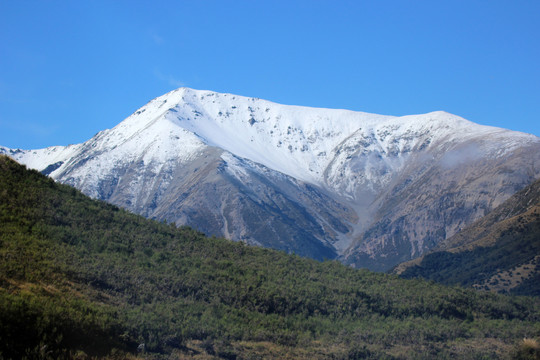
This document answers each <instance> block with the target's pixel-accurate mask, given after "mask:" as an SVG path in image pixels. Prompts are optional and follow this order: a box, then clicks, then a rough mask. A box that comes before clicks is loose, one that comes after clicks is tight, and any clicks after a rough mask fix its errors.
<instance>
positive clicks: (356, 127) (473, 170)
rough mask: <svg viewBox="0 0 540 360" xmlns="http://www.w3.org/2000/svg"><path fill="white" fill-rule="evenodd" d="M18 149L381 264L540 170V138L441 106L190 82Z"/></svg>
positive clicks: (265, 241) (130, 193)
mask: <svg viewBox="0 0 540 360" xmlns="http://www.w3.org/2000/svg"><path fill="white" fill-rule="evenodd" d="M0 151H3V152H7V153H9V155H10V156H12V157H13V158H15V159H16V160H18V161H20V162H22V163H24V164H26V165H28V166H30V167H32V168H36V169H38V170H40V171H45V172H46V173H47V174H49V175H50V176H51V177H53V178H54V179H57V180H59V181H62V182H66V183H69V184H71V185H73V186H75V187H77V188H79V189H81V190H82V191H83V192H85V193H86V194H88V195H90V196H92V197H95V198H100V199H102V200H107V201H110V202H113V203H115V204H117V205H121V206H124V207H126V208H128V209H130V210H132V211H135V212H138V213H140V214H144V215H145V216H149V217H153V218H158V219H165V220H167V221H174V222H176V223H178V224H188V225H192V226H195V227H197V228H199V229H201V230H202V231H205V232H207V233H208V234H214V235H223V236H227V237H229V238H231V239H235V240H242V241H246V242H249V243H253V244H262V245H265V246H269V247H277V248H279V249H282V250H285V251H289V252H297V253H300V254H304V255H306V256H314V257H316V258H324V257H335V256H337V255H342V256H344V259H345V257H346V259H345V260H346V261H347V262H349V263H351V264H354V265H356V266H369V267H371V268H373V269H379V270H384V269H386V268H388V267H389V266H393V265H394V264H395V262H397V261H402V260H407V259H410V258H411V257H414V256H418V255H420V254H422V253H423V252H424V251H426V250H428V249H430V248H431V247H433V246H434V245H436V244H437V243H438V242H440V241H441V240H443V239H445V238H446V237H448V236H451V235H452V234H453V233H455V232H456V231H458V229H459V228H460V227H461V226H463V225H464V224H467V223H470V222H471V221H473V220H476V219H477V218H479V217H480V216H483V215H484V214H485V213H486V212H487V211H489V210H490V209H492V208H493V207H494V206H496V205H498V204H500V203H501V201H503V200H505V199H506V198H507V197H509V196H510V195H512V194H513V193H514V192H515V191H517V190H518V189H519V188H521V187H523V186H525V185H526V184H528V183H529V182H530V181H532V178H535V177H538V176H539V175H540V168H539V167H538V164H540V139H539V138H537V137H535V136H532V135H527V134H523V133H518V132H513V131H509V130H504V129H499V128H494V127H488V126H482V125H478V124H474V123H472V122H470V121H467V120H465V119H463V118H461V117H459V116H456V115H452V114H449V113H447V112H444V111H435V112H431V113H427V114H420V115H408V116H400V117H396V116H386V115H377V114H369V113H364V112H356V111H349V110H338V109H323V108H310V107H303V106H291V105H281V104H276V103H273V102H270V101H267V100H263V99H257V98H249V97H245V96H239V95H234V94H222V93H218V92H213V91H208V90H194V89H190V88H186V87H182V88H179V89H176V90H173V91H171V92H169V93H167V94H164V95H162V96H160V97H157V98H155V99H153V100H151V101H150V102H148V103H147V104H146V105H144V106H143V107H141V108H140V109H138V110H137V111H136V112H135V113H133V114H132V115H131V116H129V117H128V118H127V119H125V120H124V121H122V122H121V123H119V124H118V125H117V126H115V127H114V128H112V129H108V130H104V131H101V132H100V133H98V134H97V135H96V136H94V137H93V138H92V139H90V140H88V141H86V142H85V143H83V144H78V145H72V146H68V147H51V148H47V149H40V150H32V151H25V150H22V151H19V152H12V151H10V150H9V149H3V150H2V149H0Z"/></svg>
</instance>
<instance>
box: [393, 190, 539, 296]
mask: <svg viewBox="0 0 540 360" xmlns="http://www.w3.org/2000/svg"><path fill="white" fill-rule="evenodd" d="M438 250H439V251H434V252H432V253H430V254H427V255H425V256H424V257H423V258H422V259H417V260H414V261H411V262H410V263H405V264H402V265H400V266H398V267H397V268H396V272H397V273H400V274H401V276H402V277H404V278H413V277H423V278H426V279H431V280H434V281H437V282H440V283H443V284H446V285H455V284H459V285H462V286H471V287H474V288H477V289H481V290H491V291H497V292H503V293H512V294H519V295H532V296H540V180H537V181H535V182H534V183H533V184H531V185H529V186H527V187H526V188H525V189H523V190H522V191H519V192H518V193H517V194H515V195H514V196H512V197H511V198H510V199H508V200H507V201H505V202H504V203H503V204H501V205H500V206H499V207H497V208H496V209H495V210H493V211H492V212H491V213H490V214H488V215H487V216H486V217H484V218H482V219H481V220H479V221H477V222H475V223H474V224H472V225H471V226H469V227H467V228H466V229H464V230H463V231H461V232H459V233H458V234H456V235H455V236H453V237H451V238H450V239H448V240H447V241H446V242H445V243H443V244H441V246H440V249H438Z"/></svg>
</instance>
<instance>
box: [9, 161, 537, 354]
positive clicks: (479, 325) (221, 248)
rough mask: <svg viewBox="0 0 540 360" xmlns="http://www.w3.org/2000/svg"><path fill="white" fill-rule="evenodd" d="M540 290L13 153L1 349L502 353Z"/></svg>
mask: <svg viewBox="0 0 540 360" xmlns="http://www.w3.org/2000/svg"><path fill="white" fill-rule="evenodd" d="M539 320H540V303H539V300H538V299H536V298H529V297H508V296H502V295H497V294H491V293H481V292H475V291H472V290H465V289H462V288H458V287H446V286H442V285H438V284H435V283H433V282H428V281H424V280H418V279H412V280H404V279H400V278H398V277H397V276H393V275H386V274H379V273H372V272H369V271H367V270H355V269H352V268H348V267H345V266H343V265H341V264H339V263H337V262H335V261H326V262H317V261H314V260H309V259H304V258H300V257H298V256H294V255H292V256H291V255H287V254H285V253H282V252H278V251H273V250H268V249H262V248H256V247H250V246H246V245H244V244H242V243H234V242H231V241H227V240H224V239H218V238H208V237H205V236H204V235H203V234H201V233H199V232H197V231H195V230H193V229H190V228H187V227H180V228H177V227H176V226H175V225H173V224H166V223H160V222H156V221H152V220H147V219H144V218H142V217H140V216H136V215H133V214H130V213H128V212H127V211H124V210H122V209H119V208H118V207H116V206H113V205H109V204H106V203H103V202H99V201H94V200H91V199H89V198H87V197H86V196H84V195H82V194H81V193H80V192H78V191H77V190H75V189H73V188H71V187H69V186H65V185H60V184H57V183H55V182H54V181H53V180H51V179H49V178H47V177H45V176H43V175H41V174H39V173H38V172H36V171H32V170H27V169H25V168H24V167H23V166H20V165H19V164H17V163H15V162H14V161H12V160H10V159H9V158H7V157H0V358H2V357H3V358H5V359H11V358H13V359H20V358H43V359H46V358H51V359H61V358H81V359H83V358H88V357H100V358H102V357H108V358H126V357H134V358H135V357H139V356H141V357H142V356H143V355H141V353H143V352H144V357H145V358H161V357H163V358H175V357H178V358H186V357H193V358H201V359H203V358H206V359H208V358H226V359H243V358H245V359H248V358H249V359H253V358H305V359H317V358H321V359H323V358H324V359H326V358H335V359H360V358H388V359H392V358H399V359H407V358H414V359H419V358H434V357H437V358H441V359H444V358H455V357H456V356H458V357H460V358H471V359H472V358H482V357H485V358H497V357H504V356H509V355H510V354H512V353H513V352H515V351H516V350H515V349H516V347H517V346H518V344H519V343H520V341H521V340H522V339H523V338H535V337H538V336H539V335H540V325H539V324H540V321H539Z"/></svg>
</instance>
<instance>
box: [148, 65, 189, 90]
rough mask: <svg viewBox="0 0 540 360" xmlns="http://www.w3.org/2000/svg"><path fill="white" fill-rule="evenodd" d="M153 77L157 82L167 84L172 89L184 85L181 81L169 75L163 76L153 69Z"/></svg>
mask: <svg viewBox="0 0 540 360" xmlns="http://www.w3.org/2000/svg"><path fill="white" fill-rule="evenodd" d="M154 75H155V77H156V78H157V79H158V80H160V81H163V82H166V83H167V84H169V85H171V86H174V87H182V86H185V85H186V84H185V83H184V82H183V81H181V80H178V79H177V78H176V77H174V76H172V75H170V74H164V73H162V72H161V71H160V70H158V69H154Z"/></svg>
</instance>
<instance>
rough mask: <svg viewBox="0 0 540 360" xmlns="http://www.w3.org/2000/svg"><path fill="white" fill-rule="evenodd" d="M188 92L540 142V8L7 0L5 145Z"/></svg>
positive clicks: (91, 124) (1, 39)
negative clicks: (427, 116)
mask: <svg viewBox="0 0 540 360" xmlns="http://www.w3.org/2000/svg"><path fill="white" fill-rule="evenodd" d="M180 86H188V87H192V88H195V89H207V90H214V91H219V92H229V93H235V94H239V95H245V96H253V97H259V98H263V99H268V100H272V101H275V102H279V103H284V104H293V105H306V106H318V107H329V108H346V109H351V110H359V111H367V112H374V113H380V114H390V115H408V114H418V113H425V112H429V111H434V110H445V111H448V112H451V113H454V114H457V115H460V116H462V117H465V118H467V119H469V120H471V121H474V122H478V123H481V124H486V125H492V126H500V127H505V128H509V129H513V130H519V131H524V132H528V133H533V134H535V135H537V136H540V1H538V0H531V1H520V0H512V1H510V0H508V1H497V0H486V1H473V0H467V1H460V0H452V1H433V0H426V1H414V0H403V1H385V0H380V1H379V0H377V1H375V0H369V1H368V0H365V1H361V0H357V1H336V0H332V1H330V0H329V1H320V0H306V1H295V0H283V1H279V0H268V1H262V0H261V1H254V0H250V1H240V0H231V1H208V0H198V1H196V0H191V1H187V0H186V1H144V2H143V1H67V0H66V1H20V0H19V1H8V0H0V145H4V146H8V147H12V148H26V149H29V148H40V147H45V146H51V145H67V144H69V143H78V142H82V141H84V140H87V139H89V138H90V137H92V136H93V135H94V134H95V133H96V132H98V131H100V130H103V129H106V128H111V127H113V126H115V125H116V124H117V123H119V122H120V121H122V120H123V119H124V118H126V117H127V116H129V115H130V114H131V113H132V112H133V111H135V110H136V109H137V108H138V107H140V106H142V105H144V104H145V103H146V102H148V101H149V100H151V99H152V98H154V97H157V96H159V95H162V94H164V93H166V92H168V91H170V90H172V89H174V88H177V87H180Z"/></svg>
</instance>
